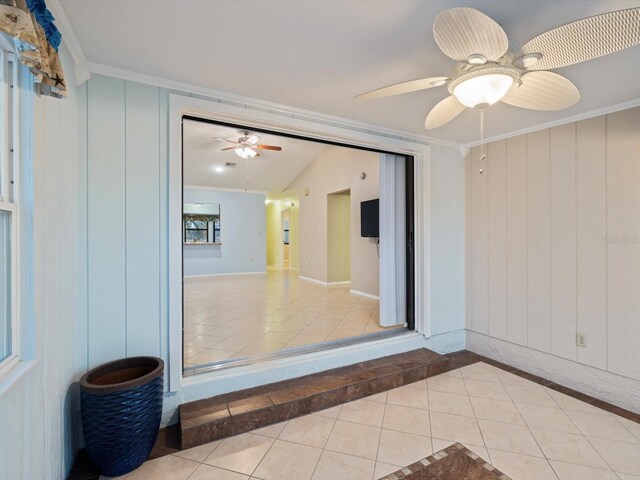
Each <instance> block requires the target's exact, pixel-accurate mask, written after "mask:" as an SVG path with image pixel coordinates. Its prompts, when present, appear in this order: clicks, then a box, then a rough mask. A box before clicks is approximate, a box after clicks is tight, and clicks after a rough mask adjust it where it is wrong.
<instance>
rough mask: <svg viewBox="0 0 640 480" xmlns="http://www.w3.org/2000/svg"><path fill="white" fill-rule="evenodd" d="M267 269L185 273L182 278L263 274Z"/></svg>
mask: <svg viewBox="0 0 640 480" xmlns="http://www.w3.org/2000/svg"><path fill="white" fill-rule="evenodd" d="M266 273H267V271H266V270H264V271H262V272H230V273H206V274H204V275H185V276H184V278H203V277H231V276H235V275H264V274H266Z"/></svg>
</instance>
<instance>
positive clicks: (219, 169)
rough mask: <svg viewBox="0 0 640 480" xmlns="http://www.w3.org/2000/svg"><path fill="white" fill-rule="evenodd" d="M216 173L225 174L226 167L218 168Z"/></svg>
mask: <svg viewBox="0 0 640 480" xmlns="http://www.w3.org/2000/svg"><path fill="white" fill-rule="evenodd" d="M216 172H218V173H222V172H224V167H216Z"/></svg>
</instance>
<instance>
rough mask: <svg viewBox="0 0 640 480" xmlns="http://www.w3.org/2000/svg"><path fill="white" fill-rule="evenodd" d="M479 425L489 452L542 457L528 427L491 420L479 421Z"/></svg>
mask: <svg viewBox="0 0 640 480" xmlns="http://www.w3.org/2000/svg"><path fill="white" fill-rule="evenodd" d="M478 424H479V425H480V431H481V432H482V438H483V439H484V444H485V445H486V447H487V448H488V449H489V450H492V449H493V450H503V451H506V452H513V453H521V454H523V455H529V456H531V457H542V452H541V451H540V448H539V447H538V444H537V443H536V441H535V439H534V438H533V435H531V433H530V432H529V429H528V428H527V427H525V426H523V425H513V424H510V423H502V422H494V421H491V420H478Z"/></svg>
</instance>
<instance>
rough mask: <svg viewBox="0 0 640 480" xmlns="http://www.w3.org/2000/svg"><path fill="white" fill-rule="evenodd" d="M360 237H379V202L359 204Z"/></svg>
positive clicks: (375, 200) (368, 201) (376, 200)
mask: <svg viewBox="0 0 640 480" xmlns="http://www.w3.org/2000/svg"><path fill="white" fill-rule="evenodd" d="M360 236H361V237H379V236H380V200H379V199H377V198H376V199H374V200H367V201H366V202H360Z"/></svg>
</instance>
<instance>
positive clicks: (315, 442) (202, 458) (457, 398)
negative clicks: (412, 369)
mask: <svg viewBox="0 0 640 480" xmlns="http://www.w3.org/2000/svg"><path fill="white" fill-rule="evenodd" d="M470 386H471V388H469V387H470ZM454 442H460V443H462V444H464V445H465V446H467V447H468V448H469V449H470V450H472V451H474V452H475V453H476V454H478V455H480V456H481V457H483V458H484V459H486V460H489V461H490V462H491V463H492V464H493V465H495V466H496V467H497V468H499V469H500V470H502V471H503V472H504V473H506V474H507V475H509V476H511V477H512V478H513V480H639V479H640V424H637V423H634V422H631V421H629V420H626V419H624V418H621V417H618V416H616V415H613V414H611V413H608V412H606V411H604V410H600V409H598V408H596V407H593V406H591V405H588V404H586V403H583V402H581V401H579V400H576V399H574V398H572V397H568V396H566V395H563V394H561V393H558V392H556V391H554V390H550V389H547V388H545V387H542V386H540V385H538V384H536V383H533V382H530V381H529V380H525V379H523V378H521V377H517V376H515V375H512V374H510V373H507V372H505V371H503V370H500V369H497V368H495V367H492V366H490V365H487V364H484V363H476V364H473V365H470V366H467V367H463V368H461V369H459V370H454V371H452V372H448V373H445V374H443V375H439V376H437V377H432V378H430V379H428V380H422V381H420V382H416V383H414V384H411V385H407V386H404V387H401V388H398V389H395V390H391V391H389V392H384V393H381V394H378V395H375V396H372V397H367V398H365V399H363V400H358V401H355V402H351V403H347V404H344V405H341V406H338V407H334V408H331V409H329V410H325V411H323V412H318V413H315V414H312V415H307V416H305V417H301V418H297V419H294V420H290V421H288V422H285V423H281V424H278V425H273V426H270V427H266V428H263V429H260V430H256V431H254V432H251V433H247V434H243V435H239V436H237V437H231V438H228V439H225V440H222V441H218V442H213V443H210V444H207V445H203V446H200V447H196V448H193V449H191V450H187V451H184V452H180V453H179V454H176V455H173V456H169V457H163V458H159V459H156V460H151V461H149V462H147V463H145V464H144V465H143V466H142V467H140V468H139V469H138V470H136V471H135V472H133V473H131V474H130V475H129V476H128V477H126V478H127V479H128V480H136V479H145V480H146V479H151V478H153V479H154V480H185V479H189V480H247V479H249V478H252V479H262V480H286V479H290V480H310V479H312V480H361V479H362V480H371V479H377V478H380V477H382V476H384V475H386V474H388V473H391V472H393V471H395V470H397V469H398V468H399V467H403V466H406V465H409V464H411V463H413V462H414V461H416V460H419V459H421V458H423V457H426V456H428V455H430V454H431V453H432V452H435V451H438V450H441V449H443V448H445V447H447V446H448V445H450V444H452V443H454Z"/></svg>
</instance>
